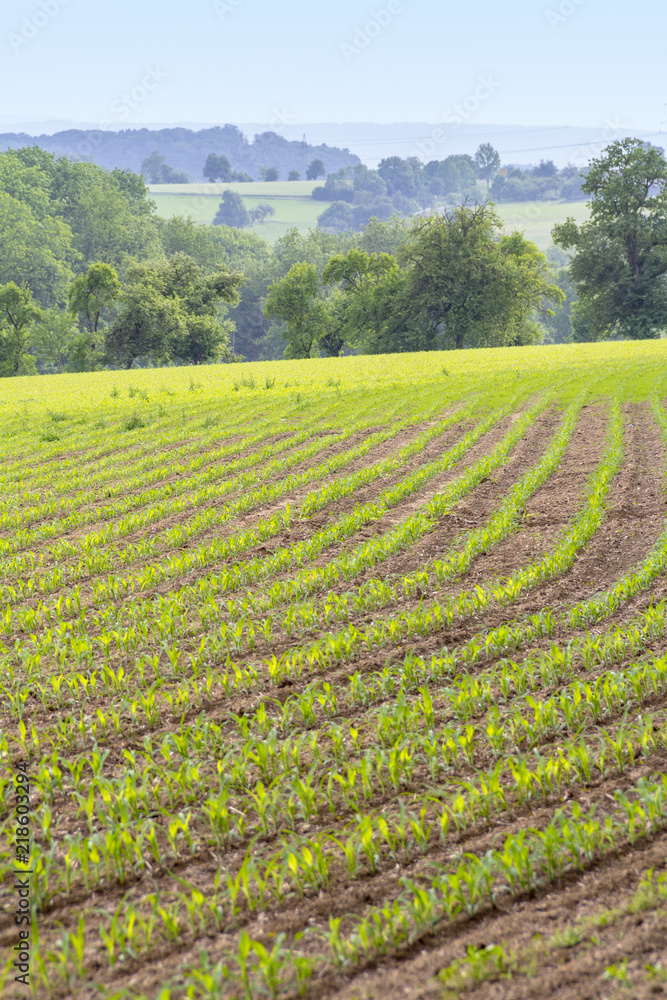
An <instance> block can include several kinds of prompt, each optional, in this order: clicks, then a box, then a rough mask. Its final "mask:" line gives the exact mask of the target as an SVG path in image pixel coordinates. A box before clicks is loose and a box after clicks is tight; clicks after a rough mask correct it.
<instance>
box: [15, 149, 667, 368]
mask: <svg viewBox="0 0 667 1000" xmlns="http://www.w3.org/2000/svg"><path fill="white" fill-rule="evenodd" d="M403 162H405V161H403ZM443 162H445V161H443ZM450 166H451V164H450ZM396 167H397V169H396V172H395V173H396V175H397V176H398V177H399V180H398V183H397V184H396V182H395V180H390V181H388V180H387V178H388V177H389V178H391V174H390V172H389V171H388V170H387V169H386V164H385V166H383V172H384V173H385V178H384V182H385V183H386V184H387V186H388V187H387V189H388V190H389V184H390V183H391V184H394V185H395V186H394V187H392V190H398V188H399V186H400V185H401V184H402V183H403V167H402V166H401V165H400V164H399V165H396ZM447 169H449V167H448V168H447ZM358 173H359V174H361V173H363V172H358ZM490 183H491V184H492V183H493V181H491V182H490ZM582 190H583V192H584V194H585V195H586V196H587V197H588V198H589V201H590V206H591V215H590V219H589V221H587V222H585V223H584V224H582V225H580V226H578V225H577V224H576V223H575V222H574V221H573V220H572V219H568V220H567V221H566V222H564V223H562V224H561V225H559V226H556V227H555V228H554V231H553V238H554V241H555V244H556V245H555V247H554V248H553V250H552V251H551V252H550V253H549V256H548V257H547V256H545V255H544V254H542V253H540V251H539V250H538V249H537V247H536V246H535V245H534V244H532V243H531V242H530V241H529V240H526V239H525V237H524V236H523V235H522V234H521V233H518V232H515V233H505V232H503V230H502V227H501V224H500V221H499V219H498V217H497V215H496V213H495V210H494V207H493V204H492V203H491V202H486V203H482V204H478V203H476V202H467V203H465V202H464V203H463V204H460V205H453V206H452V207H450V208H448V209H447V210H446V211H444V212H443V211H438V212H432V211H424V212H420V213H418V214H416V215H414V216H413V217H411V218H405V217H401V216H399V215H398V214H397V213H394V214H392V215H391V216H390V217H389V218H387V219H380V218H378V217H371V218H370V219H369V220H368V221H367V222H366V223H365V225H364V226H363V227H362V228H361V229H360V230H358V231H342V232H341V231H335V230H330V229H315V230H311V231H310V232H308V233H305V234H304V233H300V232H298V231H297V230H291V231H290V232H288V233H287V234H286V235H285V236H283V237H282V238H281V239H279V240H278V241H277V242H276V243H275V245H274V246H269V244H268V243H267V242H266V241H265V240H263V239H261V238H260V237H259V236H256V235H254V234H249V233H245V232H243V231H241V230H240V229H238V228H234V227H231V226H229V225H218V226H208V225H198V224H196V223H194V222H193V221H192V220H191V219H186V218H173V219H169V220H163V219H160V218H159V217H158V216H157V214H156V211H155V207H154V205H153V203H152V202H151V201H150V198H149V196H148V192H147V189H146V186H145V184H144V182H143V180H142V178H141V177H139V176H137V175H135V174H132V173H129V172H125V171H120V170H113V171H106V170H103V169H102V168H100V167H98V166H96V165H94V164H91V163H82V162H73V161H71V160H67V159H65V158H56V157H55V156H53V155H52V154H49V153H46V152H44V151H43V150H41V149H39V148H38V147H30V148H25V149H21V150H17V151H8V152H6V153H4V154H0V374H2V375H19V374H29V373H36V372H38V373H49V372H58V371H65V370H69V371H89V370H94V369H96V368H100V367H127V366H130V365H154V364H198V363H204V362H211V361H224V360H227V361H229V360H234V359H237V358H241V357H245V358H247V359H249V360H257V359H262V358H266V359H268V358H276V357H281V356H283V354H285V353H286V354H287V355H288V356H291V357H307V356H313V355H314V354H318V353H319V354H336V353H341V352H348V351H356V352H385V351H386V352H393V351H397V352H400V351H412V350H430V349H436V348H449V347H451V348H460V347H478V346H489V345H500V344H525V343H536V342H539V341H540V340H542V341H547V342H562V341H564V340H573V339H574V340H596V339H602V338H606V337H632V338H637V337H655V336H659V335H660V333H661V332H662V331H663V330H664V329H665V328H667V164H666V162H665V158H664V156H663V154H662V152H661V151H660V150H658V149H656V148H654V147H648V146H647V145H646V144H644V143H642V142H640V141H639V140H635V139H625V140H622V141H619V142H615V143H612V144H611V146H609V147H608V148H607V149H606V150H605V151H604V152H603V153H602V154H601V156H600V157H598V158H597V159H594V160H593V161H592V162H591V163H590V164H589V166H588V168H587V170H586V174H585V177H584V178H583V179H582ZM347 204H353V202H352V203H350V202H348V203H347ZM563 302H564V308H561V303H563Z"/></svg>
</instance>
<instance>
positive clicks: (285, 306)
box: [264, 263, 327, 358]
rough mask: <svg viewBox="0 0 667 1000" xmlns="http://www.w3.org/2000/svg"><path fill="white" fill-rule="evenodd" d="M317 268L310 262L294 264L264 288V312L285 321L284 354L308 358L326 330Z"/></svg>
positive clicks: (324, 309) (288, 356)
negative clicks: (282, 275)
mask: <svg viewBox="0 0 667 1000" xmlns="http://www.w3.org/2000/svg"><path fill="white" fill-rule="evenodd" d="M319 291H320V290H319V280H318V276H317V268H316V267H315V265H314V264H307V263H300V264H294V265H292V267H291V268H290V269H289V271H288V272H287V274H286V275H285V277H284V278H282V279H281V280H279V281H277V282H274V283H273V284H272V285H271V286H270V287H269V290H268V295H267V298H266V305H265V307H264V312H265V315H266V316H267V317H268V318H270V319H279V320H282V321H283V322H285V323H286V324H287V329H286V332H285V334H284V339H285V340H286V341H287V347H286V348H285V357H287V358H309V357H311V352H312V351H313V348H314V347H315V346H316V344H317V342H318V341H319V339H320V338H321V337H322V336H323V335H324V333H325V331H326V322H327V313H326V308H325V306H324V303H323V302H322V301H321V299H320V294H319Z"/></svg>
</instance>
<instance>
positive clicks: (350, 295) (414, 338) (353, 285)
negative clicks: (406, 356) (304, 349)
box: [323, 248, 433, 354]
mask: <svg viewBox="0 0 667 1000" xmlns="http://www.w3.org/2000/svg"><path fill="white" fill-rule="evenodd" d="M407 280H408V277H407V274H406V272H405V271H402V270H401V268H400V267H399V265H398V262H397V260H396V258H395V257H392V256H391V255H390V254H387V253H379V254H369V253H367V252H366V251H365V250H361V249H358V248H353V249H352V250H348V252H347V253H346V254H336V255H334V256H333V257H331V259H330V261H329V263H328V264H327V266H326V268H325V269H324V274H323V281H324V283H325V284H326V285H333V284H335V285H337V286H338V287H339V288H340V291H341V293H342V296H341V300H340V301H339V300H337V299H336V298H334V299H333V300H332V303H331V306H330V312H331V315H332V318H333V317H336V318H337V319H338V329H339V331H340V333H339V336H340V339H341V340H342V341H343V342H344V343H346V344H348V345H349V346H351V347H353V348H355V349H356V350H358V351H360V352H361V353H363V354H384V353H396V352H403V351H421V350H428V349H429V348H430V347H432V346H433V344H432V343H430V342H429V341H428V338H427V337H425V336H424V335H423V331H420V330H419V328H418V325H417V324H416V323H415V322H414V314H413V310H412V309H411V308H410V302H409V299H408V295H407Z"/></svg>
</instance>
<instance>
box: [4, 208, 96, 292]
mask: <svg viewBox="0 0 667 1000" xmlns="http://www.w3.org/2000/svg"><path fill="white" fill-rule="evenodd" d="M77 260H78V255H77V253H76V251H75V250H74V248H73V246H72V232H71V230H70V229H69V227H68V226H67V225H66V224H65V223H64V222H63V221H62V219H54V218H50V217H48V216H47V217H46V218H38V217H37V216H36V215H35V213H34V212H33V211H32V209H31V208H30V206H29V205H28V204H26V203H24V202H22V201H18V200H17V199H16V198H13V197H12V196H11V195H9V194H6V193H5V192H3V191H0V283H7V282H8V281H15V282H17V283H18V284H21V285H23V284H25V285H27V286H28V287H29V288H30V289H31V291H32V293H33V295H34V296H35V298H36V299H37V301H38V302H39V304H40V305H43V306H50V305H55V304H56V303H57V302H59V301H62V299H63V297H64V295H65V290H66V287H67V284H68V282H69V281H70V279H71V278H72V266H73V265H75V264H76V262H77Z"/></svg>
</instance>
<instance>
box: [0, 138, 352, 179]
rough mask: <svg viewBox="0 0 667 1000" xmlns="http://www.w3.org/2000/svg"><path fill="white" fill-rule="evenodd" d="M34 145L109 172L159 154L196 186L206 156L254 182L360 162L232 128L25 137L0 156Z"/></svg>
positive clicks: (0, 141)
mask: <svg viewBox="0 0 667 1000" xmlns="http://www.w3.org/2000/svg"><path fill="white" fill-rule="evenodd" d="M32 145H37V146H40V147H41V148H42V149H45V150H47V151H48V152H50V153H55V154H56V156H66V157H67V158H68V159H74V160H77V159H79V160H88V161H91V162H93V163H97V164H99V165H100V166H101V167H106V168H107V169H108V170H113V169H114V167H119V168H120V169H121V170H131V171H133V172H134V173H141V164H142V162H143V161H144V160H145V159H146V158H147V157H148V156H150V155H151V153H154V152H156V151H157V152H158V153H161V154H162V155H163V156H164V157H165V160H166V162H167V164H168V165H169V166H170V167H173V168H175V169H177V170H185V171H186V172H187V173H188V174H189V176H190V178H191V179H192V180H193V181H201V180H202V177H203V174H202V171H203V169H204V163H205V162H206V158H207V156H208V155H209V153H216V154H217V155H218V156H226V157H227V158H228V159H229V160H230V162H231V164H232V167H233V169H234V170H238V171H244V172H246V173H248V174H250V175H251V176H252V177H253V178H256V179H259V176H260V170H261V168H262V167H277V168H278V171H279V175H280V178H281V179H283V180H286V179H287V175H288V173H289V172H290V170H298V171H299V172H300V173H301V175H302V177H303V176H305V169H306V167H307V166H308V164H309V163H310V162H311V161H312V160H313V159H319V160H321V161H322V163H323V164H324V168H325V170H326V172H327V173H332V172H334V171H336V170H340V168H341V167H347V166H354V165H355V164H357V163H360V162H361V161H360V159H359V157H358V156H356V155H355V154H354V153H350V151H349V150H347V149H338V148H337V147H335V146H327V145H319V146H312V145H306V146H305V147H304V145H303V143H301V142H298V141H296V140H292V141H289V140H287V139H284V138H283V137H282V136H280V135H278V134H277V133H276V132H262V133H260V134H258V135H255V136H254V138H252V139H248V138H247V137H246V136H245V135H244V133H243V132H242V131H241V130H240V129H239V128H237V127H236V126H235V125H223V126H218V127H216V128H207V129H201V130H200V131H197V132H195V131H193V130H192V129H187V128H165V129H159V130H152V129H125V130H123V131H122V132H111V131H106V130H101V129H69V130H68V131H66V132H56V133H55V135H38V136H30V135H27V134H25V133H18V134H17V133H9V132H8V133H5V134H2V135H0V151H2V152H4V151H5V150H7V149H20V148H22V147H24V146H32Z"/></svg>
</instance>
